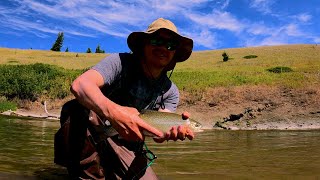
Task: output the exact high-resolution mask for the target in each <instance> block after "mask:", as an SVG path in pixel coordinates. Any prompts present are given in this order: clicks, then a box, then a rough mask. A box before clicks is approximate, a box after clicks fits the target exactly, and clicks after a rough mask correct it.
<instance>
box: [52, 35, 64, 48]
mask: <svg viewBox="0 0 320 180" xmlns="http://www.w3.org/2000/svg"><path fill="white" fill-rule="evenodd" d="M63 39H64V38H63V32H59V33H58V37H57V40H56V42H55V43H54V44H53V45H52V48H51V49H50V50H51V51H59V52H60V50H61V47H62V44H63Z"/></svg>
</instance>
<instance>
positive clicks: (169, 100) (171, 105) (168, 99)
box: [163, 83, 180, 112]
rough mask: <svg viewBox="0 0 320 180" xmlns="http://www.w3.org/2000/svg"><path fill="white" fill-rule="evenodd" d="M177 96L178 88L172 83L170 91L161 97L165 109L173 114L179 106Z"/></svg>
mask: <svg viewBox="0 0 320 180" xmlns="http://www.w3.org/2000/svg"><path fill="white" fill-rule="evenodd" d="M179 96H180V94H179V90H178V87H177V86H176V85H175V84H174V83H172V84H171V87H170V89H169V90H168V91H167V92H166V93H164V95H163V98H164V99H163V100H164V101H163V104H164V107H165V109H168V110H170V111H171V112H175V111H176V110H177V106H178V104H179Z"/></svg>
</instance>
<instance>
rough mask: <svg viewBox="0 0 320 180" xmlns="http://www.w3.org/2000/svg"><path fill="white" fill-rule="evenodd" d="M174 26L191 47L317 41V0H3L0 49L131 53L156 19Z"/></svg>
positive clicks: (319, 14) (319, 28)
mask: <svg viewBox="0 0 320 180" xmlns="http://www.w3.org/2000/svg"><path fill="white" fill-rule="evenodd" d="M159 17H163V18H166V19H169V20H171V21H172V22H174V23H175V25H176V26H177V28H178V31H179V33H180V34H181V35H183V36H187V37H189V38H192V39H193V40H194V51H202V50H214V49H226V48H238V47H252V46H272V45H283V44H319V43H320V20H319V19H320V18H319V17H320V0H94V1H93V0H1V1H0V47H6V48H19V49H31V48H32V49H40V50H50V48H51V47H52V45H53V43H54V42H55V40H56V38H57V35H58V33H59V32H63V33H64V41H63V47H62V49H61V51H65V49H66V48H68V49H69V51H71V52H86V50H87V49H88V48H90V49H91V50H93V51H95V48H96V47H97V46H98V45H100V47H101V49H102V50H105V52H106V53H115V52H129V51H130V50H129V48H128V46H127V37H128V35H129V34H130V33H131V32H134V31H145V30H146V29H147V27H148V25H149V24H150V23H151V22H152V21H154V20H155V19H157V18H159Z"/></svg>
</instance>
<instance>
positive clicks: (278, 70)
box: [267, 66, 293, 73]
mask: <svg viewBox="0 0 320 180" xmlns="http://www.w3.org/2000/svg"><path fill="white" fill-rule="evenodd" d="M267 71H269V72H272V73H284V72H292V71H293V70H292V69H291V68H289V67H284V66H277V67H273V68H269V69H267Z"/></svg>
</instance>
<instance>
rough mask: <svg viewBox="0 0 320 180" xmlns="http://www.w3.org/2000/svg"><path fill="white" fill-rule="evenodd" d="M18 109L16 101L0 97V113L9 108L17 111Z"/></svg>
mask: <svg viewBox="0 0 320 180" xmlns="http://www.w3.org/2000/svg"><path fill="white" fill-rule="evenodd" d="M16 109H17V104H16V103H14V102H10V101H7V99H6V98H5V97H0V113H2V112H4V111H7V110H12V111H15V110H16Z"/></svg>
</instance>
